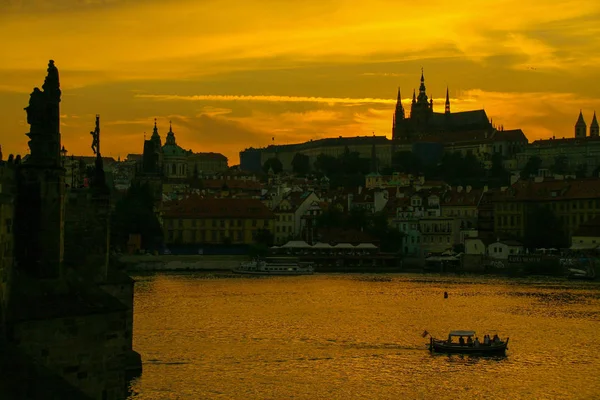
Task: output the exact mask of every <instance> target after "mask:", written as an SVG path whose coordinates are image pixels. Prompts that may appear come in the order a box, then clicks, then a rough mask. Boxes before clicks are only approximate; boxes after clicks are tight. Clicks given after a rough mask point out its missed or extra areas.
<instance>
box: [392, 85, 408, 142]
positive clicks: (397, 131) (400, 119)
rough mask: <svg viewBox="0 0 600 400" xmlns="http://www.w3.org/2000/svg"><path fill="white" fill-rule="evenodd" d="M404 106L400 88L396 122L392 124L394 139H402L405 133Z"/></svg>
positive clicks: (395, 114) (395, 112)
mask: <svg viewBox="0 0 600 400" xmlns="http://www.w3.org/2000/svg"><path fill="white" fill-rule="evenodd" d="M404 119H405V113H404V106H402V96H401V95H400V88H398V99H397V100H396V109H395V110H394V121H393V123H392V139H393V140H396V139H402V138H403V136H404V135H403V133H404V131H405V127H404Z"/></svg>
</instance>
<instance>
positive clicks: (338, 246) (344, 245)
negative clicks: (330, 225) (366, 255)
mask: <svg viewBox="0 0 600 400" xmlns="http://www.w3.org/2000/svg"><path fill="white" fill-rule="evenodd" d="M334 248H336V249H353V248H354V246H353V245H351V244H350V243H338V244H336V245H335V247H334Z"/></svg>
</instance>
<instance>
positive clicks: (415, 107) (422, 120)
mask: <svg viewBox="0 0 600 400" xmlns="http://www.w3.org/2000/svg"><path fill="white" fill-rule="evenodd" d="M431 114H433V104H432V103H430V102H429V99H428V97H427V93H426V88H425V77H424V75H423V69H421V85H420V86H419V95H418V96H417V97H416V99H415V95H414V93H413V103H412V105H411V110H410V119H411V121H412V122H413V124H414V125H415V126H416V128H417V131H421V130H423V128H424V126H425V125H426V124H427V121H428V120H429V117H430V115H431Z"/></svg>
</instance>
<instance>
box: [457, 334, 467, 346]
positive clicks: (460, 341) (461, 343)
mask: <svg viewBox="0 0 600 400" xmlns="http://www.w3.org/2000/svg"><path fill="white" fill-rule="evenodd" d="M458 343H459V344H460V345H461V346H464V345H465V338H463V337H462V336H461V337H460V338H459V339H458Z"/></svg>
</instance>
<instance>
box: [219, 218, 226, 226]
mask: <svg viewBox="0 0 600 400" xmlns="http://www.w3.org/2000/svg"><path fill="white" fill-rule="evenodd" d="M220 224H221V228H225V220H224V219H222V220H221V222H220Z"/></svg>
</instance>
